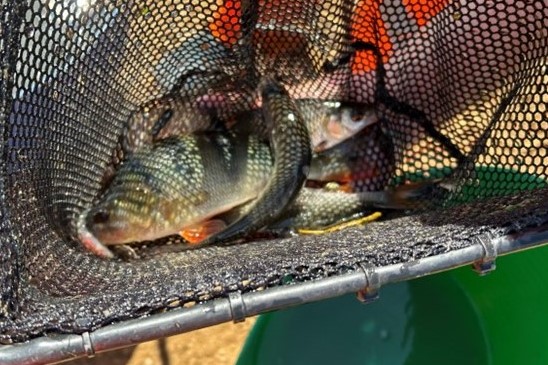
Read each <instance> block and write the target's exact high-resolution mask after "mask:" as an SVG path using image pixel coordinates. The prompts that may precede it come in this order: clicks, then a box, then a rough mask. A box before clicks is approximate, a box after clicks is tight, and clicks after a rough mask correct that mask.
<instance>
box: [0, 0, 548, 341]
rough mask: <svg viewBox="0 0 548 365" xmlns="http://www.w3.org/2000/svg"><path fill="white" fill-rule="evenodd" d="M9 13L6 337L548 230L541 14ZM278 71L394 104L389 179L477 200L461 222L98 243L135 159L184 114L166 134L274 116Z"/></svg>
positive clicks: (450, 201)
mask: <svg viewBox="0 0 548 365" xmlns="http://www.w3.org/2000/svg"><path fill="white" fill-rule="evenodd" d="M1 14H2V34H3V36H2V40H1V41H0V42H1V43H0V50H1V54H0V57H1V61H0V63H1V65H2V76H1V77H0V81H1V84H0V88H1V91H2V93H1V94H2V95H3V98H2V101H1V104H0V112H1V116H2V118H3V122H4V123H3V124H2V136H3V142H4V143H3V151H2V152H3V153H2V162H3V163H2V174H1V176H0V184H1V185H0V189H1V190H0V191H1V193H2V199H1V204H0V214H1V215H2V220H1V225H0V232H1V235H0V239H1V240H0V245H1V246H0V262H1V263H2V271H1V272H0V340H1V341H2V342H4V343H8V342H12V341H22V340H26V339H29V338H32V337H36V336H40V335H44V334H46V333H52V332H68V333H73V332H83V331H88V330H92V329H95V328H97V327H99V326H102V325H105V324H108V323H112V322H115V321H120V320H123V319H127V318H133V317H137V316H140V315H144V314H148V313H153V312H157V311H160V310H163V309H166V308H173V307H180V306H182V305H183V304H185V303H190V302H199V301H203V300H208V299H212V298H216V297H221V296H225V295H226V294H227V293H228V292H230V291H234V290H241V291H244V292H245V291H251V290H256V289H258V288H268V287H271V286H276V285H283V284H284V283H285V284H287V283H288V282H298V281H304V280H313V279H320V278H322V277H326V276H331V275H337V274H341V273H344V272H347V271H351V270H356V268H357V264H358V263H360V262H365V263H369V264H373V265H377V266H380V265H387V264H393V263H399V262H405V261H410V260H413V259H418V258H422V257H427V256H433V255H437V254H440V253H444V252H448V251H450V250H455V249H459V248H463V247H466V246H468V245H470V244H472V243H474V242H475V241H474V239H475V237H477V236H478V235H481V234H484V233H487V232H488V233H491V234H494V235H500V234H506V233H509V232H512V231H517V230H520V229H523V228H525V227H528V226H534V225H538V224H541V223H544V221H545V219H546V215H547V213H548V212H547V211H548V204H547V198H548V190H547V188H546V182H545V181H546V174H547V171H546V169H545V166H546V165H547V161H546V159H547V158H546V149H547V147H548V145H547V139H546V133H547V132H546V131H548V119H547V117H546V104H548V91H547V84H548V79H547V76H546V75H547V74H548V72H547V68H546V67H547V66H546V63H547V56H548V34H547V29H548V23H547V20H546V19H548V9H547V8H546V6H545V5H543V3H542V2H541V1H524V2H515V3H514V2H511V1H507V2H504V3H502V2H489V1H476V2H456V1H455V2H452V1H444V0H436V1H417V0H401V1H382V2H375V1H366V0H361V1H355V2H351V1H343V0H332V1H318V0H315V1H306V2H305V1H291V2H290V1H284V0H274V1H258V2H254V1H242V2H240V1H232V0H215V1H201V0H192V1H191V0H187V1H163V2H159V1H154V2H153V1H149V2H147V1H129V2H122V1H118V2H116V1H111V2H109V1H92V0H87V1H53V0H52V1H30V2H16V1H6V2H4V3H3V5H2V9H1ZM264 75H276V76H277V77H278V78H279V79H280V80H282V83H283V84H284V86H285V87H286V89H287V90H288V91H289V93H290V95H291V97H292V98H293V99H295V100H305V99H320V100H336V101H344V102H354V103H355V102H358V103H363V104H366V105H372V106H374V108H375V110H376V111H377V113H378V115H379V117H380V118H379V119H380V124H379V125H380V128H382V134H383V141H386V140H388V141H389V142H383V143H389V144H390V148H389V150H390V151H391V154H393V158H390V159H387V160H386V161H391V164H393V165H391V166H387V167H386V168H383V169H379V170H380V171H381V173H382V174H384V175H383V179H382V180H383V181H385V184H388V183H390V184H399V183H402V182H404V181H406V180H409V179H411V180H413V179H427V178H433V177H449V178H450V179H451V180H452V181H456V182H457V186H458V188H457V189H456V191H454V192H453V193H452V194H451V196H450V197H447V196H444V197H436V196H433V197H432V202H433V204H432V207H431V208H432V209H433V207H434V206H445V207H444V208H443V209H441V210H436V211H435V212H431V211H426V212H423V213H420V214H418V215H412V216H410V217H402V218H396V219H394V220H389V221H385V222H379V223H374V224H371V225H368V226H365V227H364V228H361V229H348V230H345V231H342V232H338V233H334V234H329V235H323V236H318V237H297V238H290V239H279V240H268V241H266V242H265V241H261V242H251V243H246V244H242V245H237V246H226V247H207V248H203V249H199V250H193V251H184V252H168V253H158V254H153V255H152V254H151V255H147V254H146V253H145V254H144V255H143V258H142V259H140V260H133V261H129V262H124V261H120V260H114V261H106V260H102V259H99V258H97V257H95V256H93V255H92V254H90V253H88V252H86V251H85V250H84V249H83V248H82V247H81V245H80V244H79V243H78V242H77V241H76V240H75V239H74V236H75V232H74V229H75V228H74V222H75V220H76V218H77V217H78V215H79V214H80V213H81V212H82V211H83V210H85V209H86V208H89V207H90V206H91V205H92V204H93V201H94V199H96V198H97V196H98V194H99V192H100V191H101V189H102V185H103V184H104V180H105V171H108V170H109V169H111V168H112V167H113V166H116V164H117V163H119V161H120V160H121V159H122V158H123V156H121V155H120V146H124V147H125V148H126V149H129V150H132V149H136V148H138V147H139V146H141V145H143V144H147V143H151V139H150V138H151V137H150V133H149V131H150V129H151V128H153V126H154V123H155V121H156V120H158V118H159V117H161V116H162V115H163V113H165V112H166V111H167V110H169V111H170V113H172V114H173V116H172V119H171V120H176V121H177V123H172V122H170V123H169V124H168V125H167V127H166V128H165V129H163V130H162V133H165V134H170V133H181V132H192V131H199V130H207V129H208V128H210V127H211V121H212V119H216V120H217V119H218V120H223V121H226V120H231V119H232V118H235V116H237V115H238V114H239V113H241V112H245V111H249V110H254V109H256V108H257V104H256V97H255V95H256V87H257V84H258V82H259V81H260V79H261V77H262V76H264ZM308 113H309V114H307V115H305V117H307V118H314V117H316V115H315V114H314V113H315V111H314V110H312V111H309V112H308ZM372 158H373V159H374V158H375V155H374V154H373V155H372ZM375 184H378V180H376V182H375ZM369 188H371V186H365V187H363V189H369ZM375 188H378V185H375ZM519 191H522V192H521V193H519ZM442 198H443V199H442ZM470 201H477V202H475V203H470ZM444 203H447V204H444ZM456 203H463V204H465V205H460V204H456ZM455 205H457V207H455ZM168 251H169V250H168ZM172 251H177V250H172Z"/></svg>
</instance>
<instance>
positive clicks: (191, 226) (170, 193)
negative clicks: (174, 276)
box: [77, 131, 428, 258]
mask: <svg viewBox="0 0 548 365" xmlns="http://www.w3.org/2000/svg"><path fill="white" fill-rule="evenodd" d="M274 164H275V162H274V158H273V156H272V152H271V150H270V147H269V145H268V143H267V142H265V141H263V140H261V139H260V138H259V137H258V136H256V135H253V134H248V135H241V134H238V133H236V132H234V131H231V132H228V133H198V134H193V135H184V136H178V137H170V138H167V139H164V140H161V141H158V142H157V143H156V144H155V145H153V146H145V147H143V148H142V149H140V150H139V151H137V152H135V153H133V154H132V155H130V156H128V157H127V158H126V159H125V160H124V161H123V162H122V165H121V166H120V167H119V169H118V171H117V172H116V176H115V177H114V179H113V180H112V182H111V184H110V185H109V187H108V188H107V189H106V191H105V192H104V193H103V195H102V196H101V197H100V198H99V199H98V201H97V202H96V203H95V204H93V206H92V207H91V208H89V209H86V210H85V211H83V212H82V214H81V215H80V217H79V219H78V222H77V234H78V238H79V240H80V241H81V243H82V244H83V245H84V247H85V248H86V249H87V250H89V251H91V252H93V253H94V254H96V255H98V256H101V257H105V258H110V257H113V254H112V252H111V251H110V250H109V248H108V246H111V245H121V244H127V243H134V242H142V241H153V240H156V239H160V238H163V237H167V236H172V235H180V236H181V237H183V238H184V239H185V240H186V241H187V242H188V243H189V245H190V246H197V245H203V244H204V242H206V241H207V240H208V239H209V238H211V237H214V236H215V235H216V234H217V233H218V232H221V231H223V230H224V229H226V227H227V226H228V225H229V224H231V223H232V220H229V219H227V217H230V216H231V215H233V214H226V213H231V212H234V211H238V214H236V217H238V216H240V215H241V214H246V213H247V211H248V210H249V209H250V207H252V206H253V202H254V200H255V199H257V197H258V196H260V194H261V192H262V191H263V189H264V186H265V184H267V182H268V181H269V179H270V176H271V174H272V170H273V169H274ZM405 186H406V185H404V187H405ZM417 191H419V192H421V193H420V194H419V193H417ZM421 194H422V195H421ZM427 197H428V189H425V188H424V187H421V186H418V187H416V188H400V187H398V188H396V189H392V190H390V189H389V190H385V191H372V192H358V193H346V192H343V191H330V190H328V189H312V188H303V189H301V191H300V192H299V194H298V195H297V197H296V199H295V200H294V201H293V202H292V203H291V204H290V205H289V207H288V208H287V209H285V210H284V211H283V212H282V214H280V216H279V217H277V218H276V219H273V222H272V223H271V224H270V225H268V227H270V226H272V227H273V228H275V229H281V228H284V229H292V228H299V227H305V228H311V227H318V225H320V226H321V225H329V224H333V223H336V222H337V221H340V220H344V219H345V218H348V217H351V216H353V215H355V214H359V213H360V212H363V211H364V210H366V209H373V208H375V209H377V208H386V209H411V208H412V207H413V205H414V204H415V202H416V201H420V200H421V199H424V198H427ZM236 219H237V218H236ZM268 227H267V229H268Z"/></svg>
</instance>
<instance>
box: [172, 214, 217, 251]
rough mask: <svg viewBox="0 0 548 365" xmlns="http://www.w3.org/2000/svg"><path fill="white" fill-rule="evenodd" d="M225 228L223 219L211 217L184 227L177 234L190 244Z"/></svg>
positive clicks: (196, 242) (197, 242) (194, 243)
mask: <svg viewBox="0 0 548 365" xmlns="http://www.w3.org/2000/svg"><path fill="white" fill-rule="evenodd" d="M225 228H226V223H225V222H224V221H222V220H220V219H212V220H209V221H205V222H201V223H197V224H194V225H192V226H189V227H186V228H185V229H183V230H182V231H181V232H179V234H180V235H181V237H183V238H184V239H185V240H187V241H188V242H189V243H190V244H191V245H196V244H199V243H200V242H202V241H203V240H205V239H206V238H208V237H210V236H212V235H214V234H217V233H219V232H221V231H222V230H223V229H225Z"/></svg>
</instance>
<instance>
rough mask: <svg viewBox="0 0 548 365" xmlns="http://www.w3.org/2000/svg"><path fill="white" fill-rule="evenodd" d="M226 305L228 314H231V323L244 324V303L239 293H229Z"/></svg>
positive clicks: (245, 311) (245, 312)
mask: <svg viewBox="0 0 548 365" xmlns="http://www.w3.org/2000/svg"><path fill="white" fill-rule="evenodd" d="M228 303H229V305H230V312H231V313H232V321H233V322H234V323H238V322H244V321H245V317H246V314H247V310H246V308H245V303H244V300H243V298H242V294H241V293H240V292H234V293H230V294H229V295H228Z"/></svg>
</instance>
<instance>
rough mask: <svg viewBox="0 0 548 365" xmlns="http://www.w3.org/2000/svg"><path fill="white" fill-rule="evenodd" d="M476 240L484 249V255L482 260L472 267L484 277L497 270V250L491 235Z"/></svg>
mask: <svg viewBox="0 0 548 365" xmlns="http://www.w3.org/2000/svg"><path fill="white" fill-rule="evenodd" d="M476 240H477V241H478V243H479V244H481V246H482V247H483V252H484V255H483V258H482V259H480V260H478V261H476V262H474V263H473V264H472V267H473V269H474V271H476V272H477V273H478V274H479V275H480V276H484V275H487V274H489V273H490V272H491V271H494V270H495V269H496V268H497V264H496V259H497V248H496V247H495V244H494V240H493V236H492V235H491V234H484V235H481V236H479V237H477V239H476Z"/></svg>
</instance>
